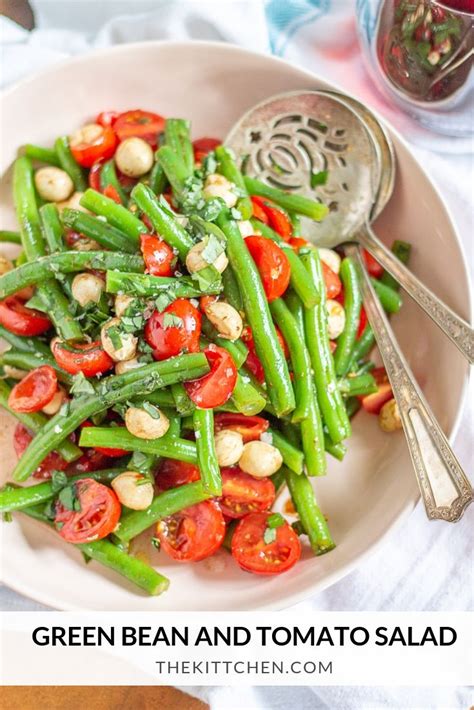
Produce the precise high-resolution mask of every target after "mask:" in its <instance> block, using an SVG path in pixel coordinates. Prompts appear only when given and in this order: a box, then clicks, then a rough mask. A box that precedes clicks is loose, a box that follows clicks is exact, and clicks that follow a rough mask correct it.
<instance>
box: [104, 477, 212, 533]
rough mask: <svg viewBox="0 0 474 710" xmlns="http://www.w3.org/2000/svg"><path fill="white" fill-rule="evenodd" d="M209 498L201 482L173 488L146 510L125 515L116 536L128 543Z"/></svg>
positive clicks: (160, 495)
mask: <svg viewBox="0 0 474 710" xmlns="http://www.w3.org/2000/svg"><path fill="white" fill-rule="evenodd" d="M209 497H210V496H209V494H208V493H206V492H205V490H204V488H203V485H202V482H201V481H196V482H195V483H187V484H185V485H183V486H179V487H178V488H171V489H170V490H168V491H165V492H164V493H160V494H159V495H157V496H155V498H154V499H153V502H152V504H151V505H150V507H149V508H147V509H146V510H136V511H133V512H131V513H126V514H124V515H123V516H122V518H121V520H120V525H119V527H118V529H117V530H116V531H115V535H116V536H117V537H118V538H119V539H120V540H122V542H128V541H129V540H131V539H132V538H134V537H136V536H137V535H139V534H140V533H141V532H143V531H144V530H146V529H147V528H149V527H150V526H151V525H153V524H154V523H157V522H158V521H159V520H162V519H163V518H166V517H168V516H169V515H173V514H174V513H178V512H179V511H180V510H183V508H189V507H190V506H191V505H196V503H201V502H202V501H203V500H207V499H208V498H209Z"/></svg>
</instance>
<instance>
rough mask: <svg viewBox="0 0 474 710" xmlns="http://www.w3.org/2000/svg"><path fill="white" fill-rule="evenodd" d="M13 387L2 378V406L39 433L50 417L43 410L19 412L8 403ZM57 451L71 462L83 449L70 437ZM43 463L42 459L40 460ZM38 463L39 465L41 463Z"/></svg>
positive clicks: (0, 398)
mask: <svg viewBox="0 0 474 710" xmlns="http://www.w3.org/2000/svg"><path fill="white" fill-rule="evenodd" d="M10 392H11V389H10V387H9V386H8V384H7V383H6V382H5V380H1V379H0V406H1V407H3V408H4V409H6V410H7V412H9V413H10V414H12V415H13V416H14V417H15V419H18V421H19V422H21V423H22V424H23V426H25V427H26V428H27V429H29V430H30V431H31V432H33V434H38V433H39V432H40V431H41V430H42V429H43V427H44V426H46V425H47V423H48V422H49V420H48V418H47V417H46V416H45V415H44V414H43V413H42V412H32V413H29V414H28V413H26V412H17V411H15V410H14V409H11V407H10V406H9V405H8V397H9V396H10ZM56 451H57V452H58V453H59V454H61V456H62V457H63V459H64V460H65V461H67V462H68V463H70V462H71V461H75V460H76V459H78V458H79V457H80V456H82V451H81V449H80V448H79V447H78V446H76V445H75V444H73V442H72V441H70V440H69V439H64V441H61V442H59V443H58V446H57V447H56ZM39 463H41V461H39ZM39 463H38V465H39Z"/></svg>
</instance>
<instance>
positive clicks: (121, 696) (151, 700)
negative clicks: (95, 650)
mask: <svg viewBox="0 0 474 710" xmlns="http://www.w3.org/2000/svg"><path fill="white" fill-rule="evenodd" d="M84 708H90V709H91V710H135V708H136V709H137V710H206V708H208V705H205V704H204V703H201V701H200V700H196V699H195V698H192V697H191V696H190V695H186V694H185V693H181V692H180V691H179V690H176V688H168V687H164V686H153V687H151V686H147V687H145V688H135V687H133V688H131V687H125V686H116V687H98V688H96V687H64V686H51V687H49V686H45V687H15V686H12V687H4V688H2V710H84Z"/></svg>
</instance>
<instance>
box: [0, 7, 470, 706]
mask: <svg viewBox="0 0 474 710" xmlns="http://www.w3.org/2000/svg"><path fill="white" fill-rule="evenodd" d="M32 5H33V7H34V9H35V12H36V22H37V24H36V26H37V29H36V30H35V31H33V32H31V33H27V32H26V31H24V30H22V29H21V28H20V27H18V26H17V25H15V24H14V23H12V22H10V21H8V20H6V19H5V18H0V39H1V49H2V55H3V57H2V59H3V61H2V67H3V69H2V75H1V83H2V85H3V86H5V85H8V84H10V83H12V82H13V81H15V80H17V79H19V78H20V77H22V76H25V75H27V74H28V73H29V72H32V71H37V70H38V69H39V68H41V67H42V66H46V65H48V64H51V63H52V62H55V61H58V60H60V59H63V58H65V57H67V56H70V55H71V54H77V53H80V52H85V51H88V50H89V49H90V48H91V47H99V46H100V47H103V46H107V45H109V44H114V43H122V42H126V41H137V40H140V39H160V38H173V39H184V38H189V37H191V38H196V39H197V38H198V39H215V40H221V41H226V42H234V43H237V44H240V45H243V46H245V47H248V48H251V49H253V50H257V51H262V52H265V51H273V52H274V53H276V54H278V55H279V56H283V57H286V58H288V59H291V60H293V61H295V62H297V63H299V64H301V65H302V66H305V67H306V68H308V69H312V70H314V71H315V72H317V73H319V74H321V75H323V76H324V77H325V78H327V79H328V80H334V81H336V82H337V83H339V84H340V85H341V86H342V87H346V88H347V89H348V90H350V91H353V92H354V93H356V94H358V95H359V96H362V97H364V98H365V99H366V100H367V102H368V103H370V104H372V106H374V107H376V108H377V109H379V110H380V111H381V113H383V114H384V115H386V116H387V118H389V119H390V120H391V121H392V122H393V123H394V124H395V125H396V126H397V127H398V128H399V129H400V130H401V131H402V132H403V133H404V135H405V137H407V138H414V139H415V140H416V142H417V145H418V147H417V148H416V149H415V152H416V153H417V154H418V155H419V157H420V158H421V159H422V161H423V163H424V165H425V166H426V167H427V168H428V170H429V172H430V174H431V176H432V177H433V178H434V180H435V182H437V183H438V186H439V187H440V190H441V192H442V193H443V195H444V196H445V198H446V201H447V202H448V204H449V205H450V207H451V209H452V212H453V214H454V216H455V219H456V221H457V224H458V228H459V232H460V235H461V238H462V241H463V244H464V248H465V250H466V253H467V256H468V260H469V263H470V272H471V278H472V276H473V262H474V260H473V248H472V236H473V221H472V185H473V184H474V181H473V164H472V154H469V153H468V152H467V148H468V147H469V146H468V145H467V142H466V141H464V142H459V141H458V142H452V141H451V142H450V141H446V140H439V139H437V138H436V137H431V136H429V135H428V134H426V133H425V132H424V131H422V130H420V129H418V128H417V127H416V126H415V125H414V124H412V123H411V122H410V121H409V120H408V119H407V118H406V117H404V116H403V115H401V114H400V113H399V112H398V111H397V110H396V109H393V108H392V107H391V106H389V105H388V104H387V103H386V101H385V100H384V99H383V98H382V97H381V96H380V95H378V94H377V93H376V92H375V90H374V88H373V86H372V85H371V83H370V81H369V79H368V78H367V76H366V74H365V72H364V69H363V66H362V62H361V57H360V52H359V47H358V44H357V38H356V34H355V19H354V8H353V2H351V0H333V1H332V2H331V0H269V1H268V2H266V3H263V2H261V1H260V0H215V1H214V2H212V1H209V0H206V1H202V0H201V1H199V2H194V1H193V0H188V1H187V2H179V1H178V0H175V1H174V2H173V0H171V1H168V0H134V2H133V3H130V2H126V1H125V0H109V1H108V2H101V3H97V2H92V1H90V2H89V0H35V1H33V2H32ZM158 6H159V7H158ZM420 145H422V146H423V148H420ZM440 148H441V149H442V151H443V153H442V154H441V153H440V152H439V150H440ZM469 401H470V404H469V405H468V406H466V408H465V411H464V414H463V418H462V423H461V426H460V429H459V431H458V434H457V437H456V440H455V442H454V447H455V450H456V452H457V454H458V456H459V458H460V460H461V462H462V463H463V464H464V466H465V467H466V468H467V469H468V470H469V469H470V468H471V466H469V464H470V463H472V461H473V460H474V456H473V446H472V431H473V426H472V422H473V406H472V402H474V388H473V387H472V382H471V388H470V397H469ZM473 517H474V516H473V510H472V508H471V510H470V511H469V512H468V513H467V515H466V516H465V519H464V520H463V522H462V523H461V524H459V525H454V526H453V525H446V524H443V523H431V524H427V522H426V519H425V514H424V511H423V509H422V507H421V506H418V508H417V509H416V510H415V512H414V513H413V515H412V516H411V518H410V520H409V521H408V523H407V524H406V526H405V529H404V534H403V536H401V535H398V534H394V535H393V536H392V538H391V539H390V540H389V541H387V543H386V544H385V545H384V546H383V548H382V549H380V550H378V551H377V552H376V554H375V555H374V556H373V557H372V558H371V559H369V560H367V561H365V563H364V564H363V565H362V566H361V567H360V568H359V569H358V570H357V571H355V572H353V573H352V574H351V575H350V576H349V577H347V578H345V579H344V580H342V581H341V582H339V583H338V584H335V585H334V586H332V587H331V588H330V589H327V590H326V591H324V592H322V593H320V594H318V595H317V596H315V597H314V598H312V599H310V600H308V601H306V602H304V603H302V604H299V605H298V607H297V608H298V610H301V611H305V612H306V613H307V614H310V613H311V611H312V610H325V609H327V610H341V611H342V610H356V611H357V610H370V611H372V610H387V611H390V610H395V611H403V610H414V611H416V610H424V609H425V610H468V609H469V610H470V609H471V608H472V587H473V585H472V579H473V577H472V541H471V535H470V525H469V523H471V524H472V521H473ZM471 529H472V528H471ZM0 606H1V608H2V609H4V610H25V611H27V610H28V611H30V610H37V609H40V608H44V607H41V606H40V605H38V604H35V603H34V602H32V601H30V600H28V599H25V598H24V597H21V596H20V595H18V594H16V593H14V592H12V591H10V590H9V589H7V588H5V587H3V588H2V589H1V590H0ZM435 678H436V669H433V682H434V683H435ZM188 690H189V689H188ZM192 692H193V693H194V694H196V695H199V696H200V697H201V698H203V699H205V700H207V701H208V702H209V703H210V704H211V707H212V710H231V709H232V710H241V709H243V708H245V710H253V709H254V708H255V709H257V708H259V709H262V708H266V709H267V708H268V709H270V708H271V710H278V709H279V708H282V710H283V708H285V709H286V708H287V707H295V708H298V710H309V709H310V708H311V710H313V709H314V708H331V710H332V709H336V708H337V709H340V710H349V709H351V708H353V709H359V708H363V709H365V708H382V707H383V708H443V709H448V708H450V709H451V708H452V709H453V710H454V708H456V709H457V708H467V707H469V705H470V704H471V703H470V702H469V698H468V692H467V691H466V690H465V689H440V688H438V689H432V690H430V689H419V690H418V689H404V688H397V689H395V688H393V689H390V688H372V689H368V688H342V687H341V688H309V687H308V688H298V689H292V688H243V687H239V689H238V690H237V689H229V688H193V689H192Z"/></svg>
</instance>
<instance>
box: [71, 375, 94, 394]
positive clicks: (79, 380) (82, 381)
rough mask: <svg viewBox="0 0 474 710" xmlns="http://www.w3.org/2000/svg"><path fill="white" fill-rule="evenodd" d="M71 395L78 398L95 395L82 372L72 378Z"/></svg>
mask: <svg viewBox="0 0 474 710" xmlns="http://www.w3.org/2000/svg"><path fill="white" fill-rule="evenodd" d="M70 392H71V394H74V395H77V396H80V395H81V394H95V389H94V385H93V384H92V383H91V382H89V380H88V379H87V377H86V376H85V375H84V373H83V372H79V373H78V374H77V375H74V376H73V378H72V386H71V389H70Z"/></svg>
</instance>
